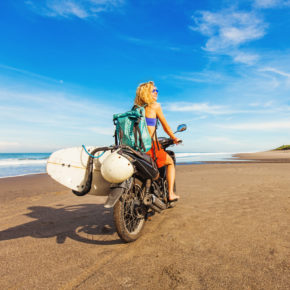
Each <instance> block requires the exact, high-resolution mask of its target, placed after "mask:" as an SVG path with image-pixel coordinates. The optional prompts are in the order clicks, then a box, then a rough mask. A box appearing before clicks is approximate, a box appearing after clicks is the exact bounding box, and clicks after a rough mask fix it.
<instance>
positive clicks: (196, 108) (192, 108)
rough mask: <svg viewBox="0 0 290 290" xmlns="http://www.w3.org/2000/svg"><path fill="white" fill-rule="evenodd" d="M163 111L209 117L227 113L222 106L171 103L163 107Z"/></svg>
mask: <svg viewBox="0 0 290 290" xmlns="http://www.w3.org/2000/svg"><path fill="white" fill-rule="evenodd" d="M165 109H166V110H168V111H174V112H192V113H201V114H211V115H221V114H227V113H229V112H228V111H227V110H226V107H224V106H216V105H209V104H208V103H186V102H180V103H171V104H167V105H165Z"/></svg>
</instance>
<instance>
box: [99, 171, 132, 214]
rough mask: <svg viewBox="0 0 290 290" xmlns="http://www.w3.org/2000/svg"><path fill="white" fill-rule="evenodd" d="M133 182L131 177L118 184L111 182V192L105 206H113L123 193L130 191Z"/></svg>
mask: <svg viewBox="0 0 290 290" xmlns="http://www.w3.org/2000/svg"><path fill="white" fill-rule="evenodd" d="M132 182H133V178H132V177H131V178H129V179H127V180H125V181H123V182H121V183H118V184H111V189H110V193H109V195H108V198H107V201H106V202H105V204H104V207H105V208H112V207H113V206H114V205H115V204H116V202H117V201H118V200H119V198H120V197H121V195H122V194H124V193H126V192H128V190H129V189H130V187H131V185H132Z"/></svg>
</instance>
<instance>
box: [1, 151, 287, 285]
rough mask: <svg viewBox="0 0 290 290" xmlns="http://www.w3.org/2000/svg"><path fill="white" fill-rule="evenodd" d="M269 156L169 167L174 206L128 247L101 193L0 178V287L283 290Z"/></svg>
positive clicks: (279, 214)
mask: <svg viewBox="0 0 290 290" xmlns="http://www.w3.org/2000/svg"><path fill="white" fill-rule="evenodd" d="M282 154H283V153H282ZM266 155H267V154H266ZM251 156H252V157H255V158H256V159H261V158H262V157H261V156H254V155H251ZM287 156H288V155H287ZM289 156H290V155H289ZM241 158H243V159H245V158H249V156H247V157H245V156H241ZM255 158H253V160H254V159H255ZM264 158H265V156H264ZM286 159H288V157H287V158H286ZM263 160H265V159H263ZM268 160H270V161H269V162H270V163H268V162H265V161H264V162H263V163H259V162H255V161H253V162H252V163H231V164H203V165H186V166H178V167H177V188H178V194H180V195H181V197H182V198H181V200H180V201H179V202H178V205H177V206H176V207H175V208H173V209H170V210H166V211H164V212H163V213H161V214H156V215H155V216H154V217H153V218H152V220H151V221H148V222H147V224H146V226H145V229H144V232H143V236H142V237H141V238H140V239H139V240H138V241H136V242H134V243H131V244H124V243H122V242H121V241H120V240H119V238H118V236H117V234H116V233H115V228H114V225H113V219H112V210H107V209H105V208H104V207H103V203H104V200H105V198H103V197H94V196H84V197H76V196H74V195H73V194H72V193H71V191H70V190H68V189H66V188H64V187H62V186H61V185H58V184H57V183H56V182H54V181H53V180H52V179H51V178H50V177H48V176H47V175H46V174H42V175H33V176H24V177H15V178H7V179H0V277H1V279H0V289H8V288H12V289H290V226H289V225H290V174H289V172H290V159H288V162H286V161H285V157H283V158H280V159H279V158H278V159H277V156H276V157H273V156H271V158H270V157H269V159H268ZM273 160H275V161H276V163H273ZM277 161H278V162H277Z"/></svg>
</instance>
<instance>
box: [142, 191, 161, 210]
mask: <svg viewBox="0 0 290 290" xmlns="http://www.w3.org/2000/svg"><path fill="white" fill-rule="evenodd" d="M143 202H144V204H145V205H147V206H149V207H150V208H151V209H153V210H154V211H157V212H159V213H160V212H161V211H162V210H164V209H166V204H165V203H163V202H162V201H161V200H160V199H159V198H157V197H156V196H155V195H153V194H148V195H147V196H146V197H145V198H144V200H143Z"/></svg>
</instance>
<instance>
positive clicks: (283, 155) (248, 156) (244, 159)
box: [0, 150, 290, 180]
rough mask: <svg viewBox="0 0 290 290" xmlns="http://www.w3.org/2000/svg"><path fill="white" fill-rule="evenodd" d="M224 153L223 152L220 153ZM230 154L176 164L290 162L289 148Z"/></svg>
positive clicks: (32, 174) (31, 174)
mask: <svg viewBox="0 0 290 290" xmlns="http://www.w3.org/2000/svg"><path fill="white" fill-rule="evenodd" d="M208 154H218V153H208ZM220 154H224V153H220ZM231 154H232V156H231V157H230V158H229V159H228V160H217V161H215V160H214V161H188V162H178V163H176V166H184V165H186V166H188V165H206V164H236V163H240V164H241V163H244V164H254V163H290V150H289V152H288V151H273V150H271V151H262V152H252V153H231ZM41 174H47V172H37V173H27V174H20V175H11V176H1V177H0V180H1V179H6V178H14V177H15V178H17V177H25V176H34V175H41Z"/></svg>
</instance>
